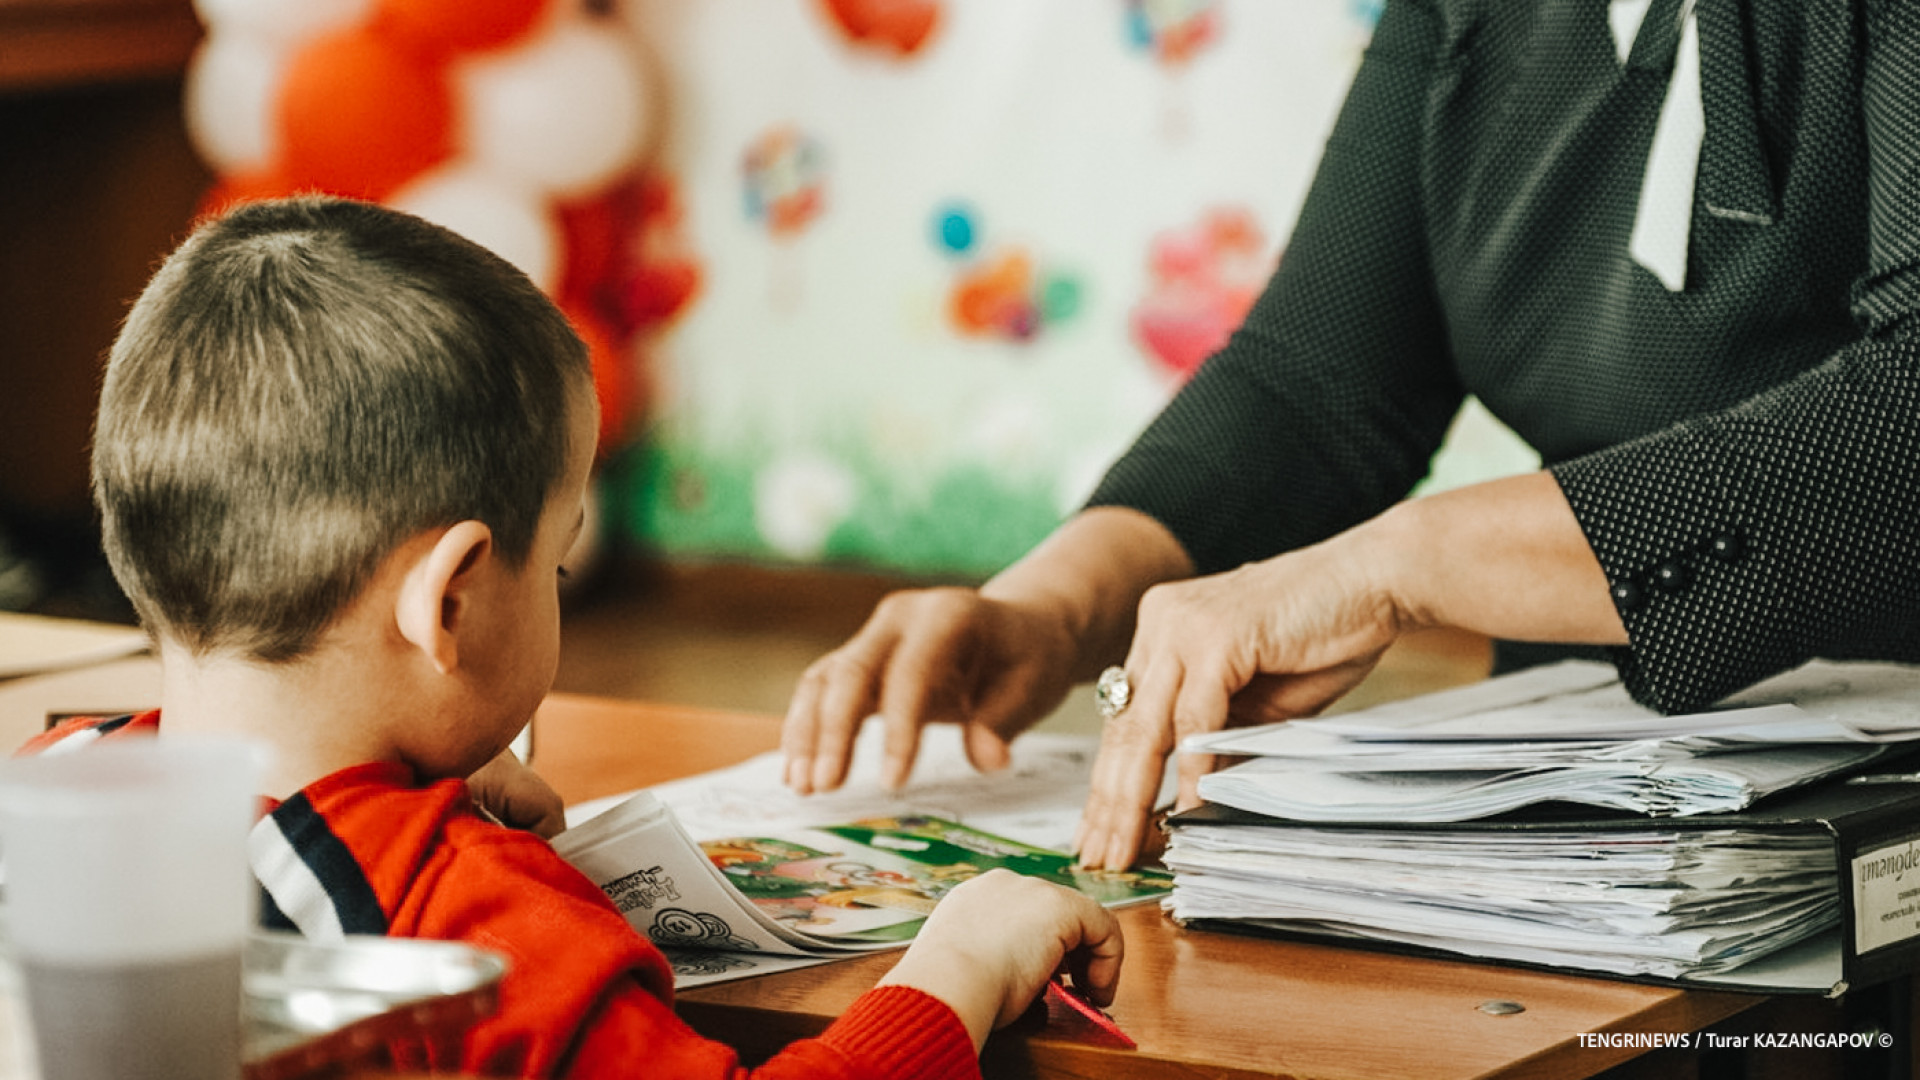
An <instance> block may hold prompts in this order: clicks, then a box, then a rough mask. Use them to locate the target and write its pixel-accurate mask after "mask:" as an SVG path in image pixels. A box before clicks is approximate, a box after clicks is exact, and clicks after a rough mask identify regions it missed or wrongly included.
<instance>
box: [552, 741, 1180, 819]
mask: <svg viewBox="0 0 1920 1080" xmlns="http://www.w3.org/2000/svg"><path fill="white" fill-rule="evenodd" d="M883 735H884V732H883V731H882V729H881V726H880V723H879V721H878V720H869V721H868V722H867V724H866V726H865V727H864V728H863V729H862V730H861V732H860V735H859V737H858V738H857V740H856V741H855V744H854V754H853V766H852V768H851V770H850V771H849V773H848V775H847V780H846V783H845V784H844V785H842V786H841V788H840V789H839V790H838V791H832V792H827V793H824V794H819V795H807V796H801V795H795V794H794V793H793V792H792V791H790V790H788V788H787V786H786V784H785V783H784V782H783V780H782V777H783V769H784V762H783V759H782V758H781V756H780V755H779V753H777V752H773V753H766V754H761V755H759V756H757V757H754V758H751V759H749V760H747V761H745V762H742V763H741V764H739V765H736V766H733V767H732V768H727V769H719V770H716V771H714V772H709V773H704V774H702V775H700V776H694V777H688V778H686V779H684V780H675V781H670V782H668V783H665V784H660V785H657V786H655V787H654V788H652V789H651V790H652V791H653V793H654V795H655V796H656V797H658V798H659V799H660V801H661V802H663V803H665V804H666V805H668V806H670V807H672V808H673V812H674V815H675V816H676V817H678V818H679V819H680V823H681V824H682V825H684V826H685V827H686V830H687V832H688V833H689V834H690V835H692V836H693V837H695V838H697V839H710V838H719V837H727V836H746V835H752V834H755V833H763V834H765V833H771V834H776V835H777V834H778V833H780V832H781V831H783V830H786V829H791V828H805V827H809V826H815V825H831V824H835V823H838V822H847V821H857V820H860V819H862V818H872V817H902V816H909V815H921V816H926V817H937V818H945V819H946V820H948V821H957V822H960V823H962V824H965V825H969V826H972V827H973V828H976V829H979V830H981V831H982V832H988V833H992V834H994V835H996V836H1004V837H1006V838H1008V839H1010V840H1018V841H1020V842H1022V843H1025V844H1031V845H1033V846H1035V847H1040V848H1048V849H1051V850H1055V851H1064V850H1066V849H1067V848H1069V847H1070V846H1071V845H1072V843H1073V834H1074V829H1075V828H1076V827H1077V826H1078V825H1079V822H1080V810H1081V807H1082V805H1083V804H1084V803H1085V802H1086V798H1087V791H1088V788H1089V783H1090V776H1091V773H1092V769H1093V756H1094V753H1095V752H1096V751H1097V750H1098V749H1099V745H1100V742H1099V739H1098V737H1096V736H1092V735H1058V734H1052V733H1034V734H1028V735H1023V736H1021V737H1020V738H1019V739H1017V740H1015V742H1014V744H1013V763H1012V764H1011V765H1010V766H1009V767H1008V768H1006V769H1003V770H1001V771H999V772H991V773H983V772H979V771H978V770H976V769H974V767H973V765H972V764H971V763H970V762H968V761H967V755H966V750H965V748H964V746H963V745H962V743H961V740H960V729H959V727H957V726H956V725H952V724H934V725H931V726H929V727H928V728H926V729H925V730H924V731H923V732H922V733H921V736H920V754H919V757H918V758H917V759H916V760H915V764H914V769H913V774H912V776H911V777H910V778H909V779H908V782H907V785H906V786H905V787H903V788H901V789H900V790H898V791H889V790H887V789H886V788H885V787H884V786H882V784H881V783H880V760H881V755H880V750H881V740H882V738H883ZM1173 768H1174V766H1173V763H1172V762H1169V763H1168V773H1167V777H1166V780H1165V781H1164V783H1163V787H1162V798H1163V801H1165V800H1166V799H1170V798H1171V797H1172V793H1173V791H1174V780H1173ZM627 797H628V796H627V795H616V796H613V797H611V798H606V799H598V800H595V801H593V802H587V803H581V804H580V805H578V806H574V807H569V808H568V810H567V821H568V823H569V824H572V825H578V824H579V823H581V822H583V821H587V820H590V819H591V818H592V817H593V816H594V815H596V814H598V813H600V812H602V811H604V810H606V809H607V808H608V807H610V806H615V805H618V804H619V803H620V802H621V801H623V800H624V799H626V798H627Z"/></svg>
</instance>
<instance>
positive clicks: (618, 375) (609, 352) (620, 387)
mask: <svg viewBox="0 0 1920 1080" xmlns="http://www.w3.org/2000/svg"><path fill="white" fill-rule="evenodd" d="M562 310H564V311H565V312H566V314H567V318H568V320H570V321H571V322H572V323H573V329H574V332H575V333H577V334H579V335H580V340H582V341H584V342H586V343H587V355H588V357H589V358H590V359H591V361H592V363H593V392H594V396H596V397H598V398H599V399H600V445H599V448H598V450H597V451H596V453H595V456H596V457H597V458H598V459H599V460H602V461H604V460H606V459H607V458H609V457H611V456H613V454H614V453H616V452H617V451H619V450H620V449H621V448H622V447H624V446H625V445H626V444H627V439H628V435H629V434H630V433H631V431H632V427H633V419H634V416H635V415H636V409H635V404H636V398H637V397H638V394H637V390H638V385H637V384H638V382H639V380H638V379H637V378H636V377H635V373H634V369H633V364H632V362H631V359H630V358H629V357H628V355H627V353H626V350H624V349H622V348H620V346H619V342H618V341H617V340H616V339H615V338H614V336H613V335H612V334H611V333H609V332H608V330H607V328H606V326H605V324H603V323H602V322H601V321H600V319H599V318H598V317H597V316H595V315H594V314H593V313H592V312H589V311H583V310H581V309H580V308H578V307H574V306H573V305H566V306H564V307H563V309H562Z"/></svg>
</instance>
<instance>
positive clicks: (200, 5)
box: [193, 0, 373, 45]
mask: <svg viewBox="0 0 1920 1080" xmlns="http://www.w3.org/2000/svg"><path fill="white" fill-rule="evenodd" d="M193 8H194V10H195V11H196V12H198V13H199V15H200V21H201V22H202V23H204V24H206V26H207V28H208V29H210V30H214V31H233V32H239V33H248V34H254V35H256V36H259V37H261V38H265V39H268V40H271V41H277V42H280V43H281V44H283V45H291V44H295V43H297V42H300V41H305V40H306V39H308V38H310V37H313V36H314V35H316V34H321V33H325V32H326V31H328V30H332V29H334V28H336V27H341V26H346V25H347V24H349V23H355V22H359V21H360V19H361V18H362V17H364V16H365V15H366V14H367V12H369V11H371V10H373V0H193Z"/></svg>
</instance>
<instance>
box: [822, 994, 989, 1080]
mask: <svg viewBox="0 0 1920 1080" xmlns="http://www.w3.org/2000/svg"><path fill="white" fill-rule="evenodd" d="M820 1038H821V1041H822V1042H825V1043H828V1044H829V1045H831V1046H833V1047H834V1048H835V1049H838V1050H840V1051H841V1052H842V1053H844V1054H846V1055H847V1056H848V1057H849V1058H851V1059H852V1060H855V1061H860V1062H864V1063H869V1064H871V1065H873V1066H874V1067H875V1069H876V1072H875V1074H874V1075H876V1076H897V1077H902V1078H907V1077H912V1078H916V1080H939V1078H943V1077H953V1078H955V1080H960V1078H967V1080H976V1078H978V1077H979V1076H980V1059H979V1058H978V1057H977V1056H976V1055H975V1054H974V1051H973V1039H972V1038H971V1037H970V1036H968V1034H967V1028H966V1025H965V1024H962V1023H961V1022H960V1017H959V1016H958V1015H956V1014H955V1013H954V1011H953V1010H952V1009H951V1008H949V1007H948V1006H947V1003H946V1002H944V1001H941V1000H940V999H939V998H937V997H934V996H933V995H931V994H928V993H926V992H925V991H922V990H916V989H914V988H913V987H910V986H879V987H875V988H874V989H872V990H869V991H867V992H866V993H865V994H862V995H861V996H860V999H859V1000H858V1001H855V1002H854V1003H853V1007H852V1008H849V1009H848V1010H847V1011H846V1013H845V1014H844V1015H843V1016H841V1017H840V1019H838V1020H835V1021H834V1022H833V1026H832V1027H830V1028H828V1029H827V1030H826V1033H825V1034H823V1035H821V1037H820Z"/></svg>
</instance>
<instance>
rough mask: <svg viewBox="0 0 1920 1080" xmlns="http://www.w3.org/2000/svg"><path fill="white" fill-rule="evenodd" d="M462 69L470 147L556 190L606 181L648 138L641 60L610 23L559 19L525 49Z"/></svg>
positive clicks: (493, 164)
mask: <svg viewBox="0 0 1920 1080" xmlns="http://www.w3.org/2000/svg"><path fill="white" fill-rule="evenodd" d="M459 70H460V74H459V81H460V85H461V94H462V100H463V101H464V102H465V105H466V133H465V141H466V146H467V149H468V152H469V153H470V154H471V155H472V157H473V159H474V160H475V161H477V162H479V163H481V164H482V165H483V166H484V167H485V168H487V169H489V170H492V171H495V172H498V173H499V174H500V175H502V176H506V177H511V178H512V179H514V180H517V181H519V182H521V183H523V184H526V185H528V186H530V187H533V188H535V189H537V190H540V191H543V192H546V193H547V194H550V195H553V196H556V197H570V196H577V195H582V194H585V193H587V192H589V191H591V190H593V189H594V188H597V187H600V186H602V185H604V184H606V183H607V182H609V181H611V180H612V179H614V177H615V176H617V175H618V174H619V173H620V172H621V171H622V170H624V169H627V168H629V167H630V166H632V165H633V164H634V163H635V162H636V161H637V160H638V158H639V156H640V151H641V149H642V148H643V147H644V145H645V143H646V139H647V135H648V129H649V126H650V125H649V123H648V116H647V111H646V97H647V87H646V83H645V79H644V77H643V74H642V71H641V67H640V59H639V57H638V55H637V54H636V52H635V50H634V48H633V47H632V45H631V44H630V43H629V42H628V41H627V40H626V39H625V38H624V37H623V36H622V35H621V33H620V32H619V31H618V30H615V29H613V28H612V27H611V26H602V25H599V24H597V23H591V22H588V21H586V20H584V19H566V20H560V21H558V22H555V23H554V24H553V25H552V26H551V28H549V29H548V30H547V31H546V32H545V33H543V34H541V35H539V36H537V37H535V38H534V39H533V40H531V41H529V42H528V43H527V44H526V45H525V46H523V47H521V48H517V49H512V50H509V51H505V52H500V53H496V54H489V55H487V56H484V57H478V58H475V59H472V60H470V61H468V62H466V63H465V64H463V65H462V66H461V68H460V69H459Z"/></svg>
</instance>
